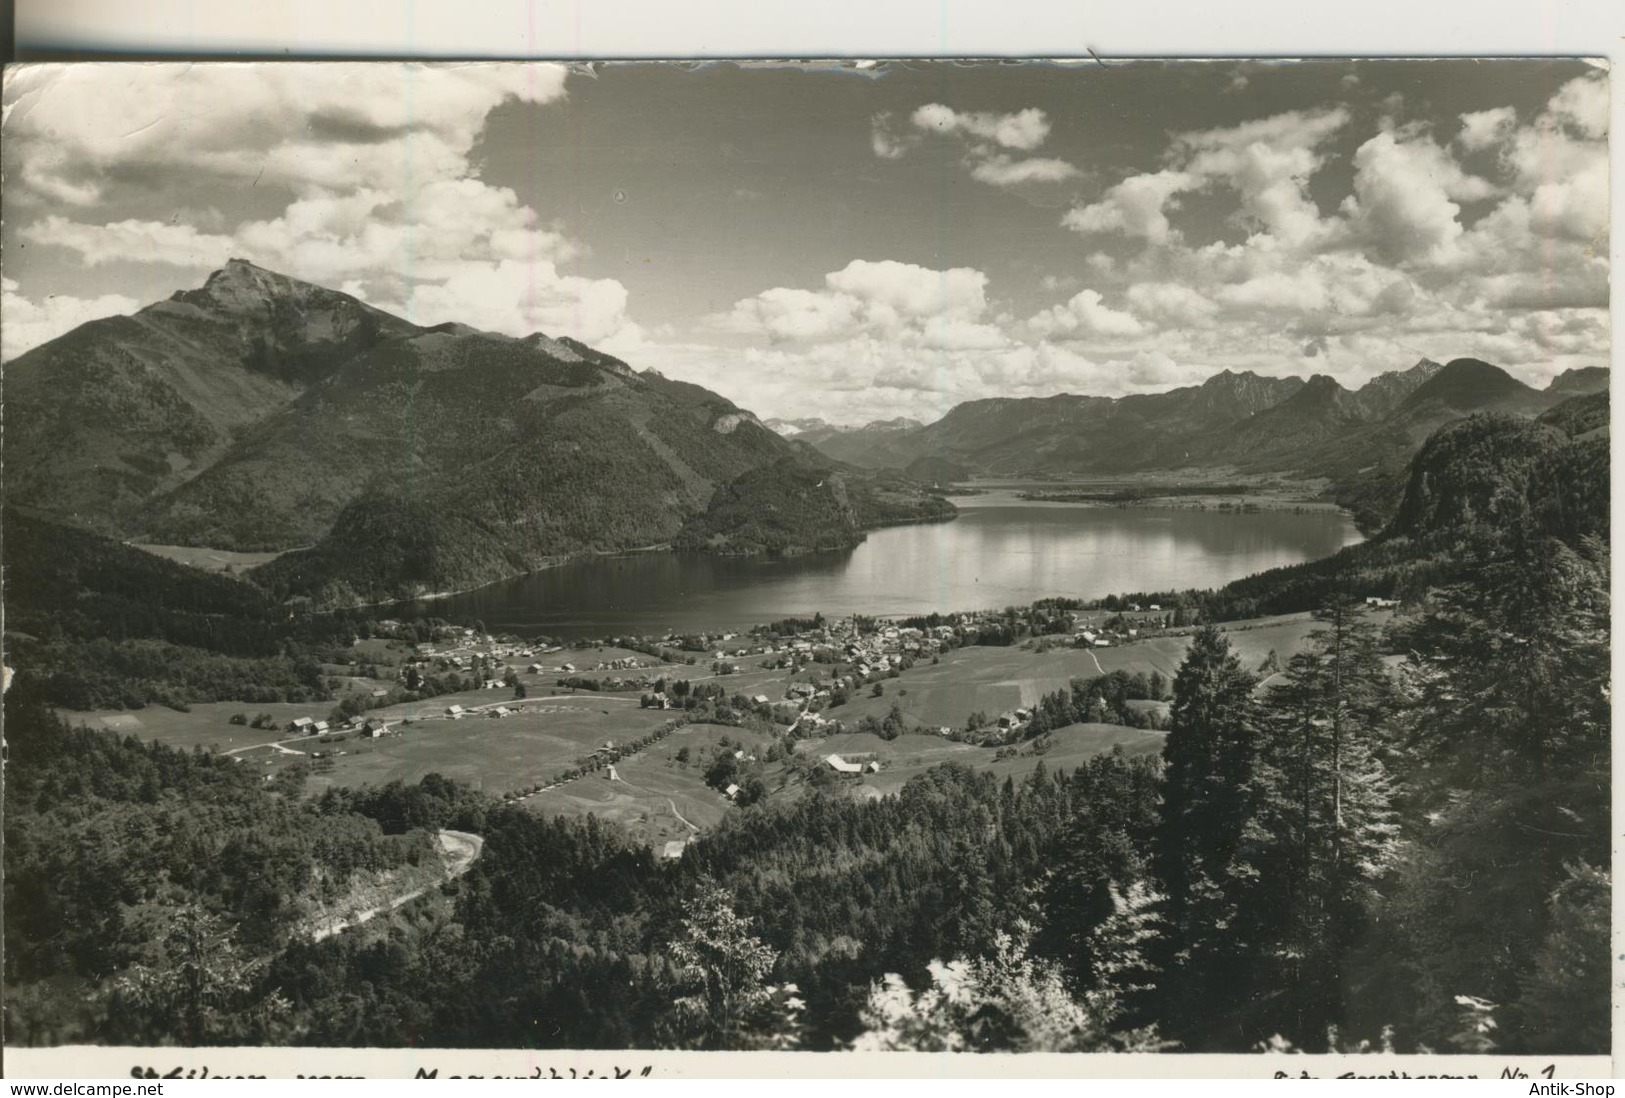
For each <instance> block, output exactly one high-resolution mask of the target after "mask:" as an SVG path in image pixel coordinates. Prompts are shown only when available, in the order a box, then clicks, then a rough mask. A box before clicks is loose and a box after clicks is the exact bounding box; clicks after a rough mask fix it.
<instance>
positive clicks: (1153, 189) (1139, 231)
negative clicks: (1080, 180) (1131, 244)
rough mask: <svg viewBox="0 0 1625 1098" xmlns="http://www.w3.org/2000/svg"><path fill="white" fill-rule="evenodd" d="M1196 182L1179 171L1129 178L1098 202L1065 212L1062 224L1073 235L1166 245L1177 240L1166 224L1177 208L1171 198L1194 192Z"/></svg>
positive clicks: (1175, 233) (1173, 231) (1168, 224)
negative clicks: (1117, 235)
mask: <svg viewBox="0 0 1625 1098" xmlns="http://www.w3.org/2000/svg"><path fill="white" fill-rule="evenodd" d="M1196 182H1197V180H1196V179H1195V177H1194V176H1190V175H1187V174H1186V173H1184V172H1178V171H1160V172H1156V173H1153V174H1150V175H1132V176H1129V177H1128V178H1127V179H1125V180H1123V181H1122V182H1121V183H1118V184H1117V185H1116V186H1114V187H1112V188H1111V189H1110V190H1108V191H1107V192H1106V193H1105V195H1103V196H1102V197H1101V199H1100V201H1098V202H1093V203H1090V204H1089V205H1086V206H1074V207H1073V208H1072V209H1070V210H1068V211H1067V212H1066V215H1065V216H1064V217H1062V219H1061V224H1063V225H1065V226H1066V227H1067V228H1069V229H1071V230H1072V231H1073V232H1076V233H1084V234H1090V233H1121V234H1122V235H1124V236H1130V237H1139V238H1141V239H1143V240H1145V241H1147V242H1148V243H1151V244H1166V243H1168V242H1169V241H1170V240H1175V239H1177V238H1178V233H1177V231H1176V230H1175V229H1174V228H1173V226H1172V225H1171V224H1170V222H1169V221H1168V210H1169V209H1170V208H1171V207H1174V206H1177V202H1176V201H1175V199H1174V196H1175V195H1177V194H1179V192H1181V191H1187V190H1191V189H1193V188H1194V186H1195V184H1196Z"/></svg>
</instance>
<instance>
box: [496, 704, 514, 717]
mask: <svg viewBox="0 0 1625 1098" xmlns="http://www.w3.org/2000/svg"><path fill="white" fill-rule="evenodd" d="M493 712H494V713H495V714H496V715H497V716H499V717H506V716H508V715H510V714H511V713H512V712H513V710H512V709H509V708H508V707H507V706H505V705H499V706H497V707H496V709H495V710H493Z"/></svg>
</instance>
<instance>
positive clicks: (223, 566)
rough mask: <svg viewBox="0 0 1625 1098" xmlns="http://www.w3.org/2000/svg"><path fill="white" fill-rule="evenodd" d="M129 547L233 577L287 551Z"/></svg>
mask: <svg viewBox="0 0 1625 1098" xmlns="http://www.w3.org/2000/svg"><path fill="white" fill-rule="evenodd" d="M130 546H131V548H134V549H142V550H145V551H146V552H148V553H151V554H152V555H153V556H155V557H163V558H164V559H165V560H172V561H175V562H177V563H179V564H185V565H189V566H190V567H193V568H201V569H203V570H204V571H205V572H229V573H231V574H233V575H240V574H242V573H243V572H246V571H248V570H249V569H250V568H257V567H258V566H260V565H262V564H266V563H269V562H270V561H273V560H276V559H277V558H278V557H280V556H281V555H282V554H283V553H285V552H288V551H289V550H286V549H283V550H278V551H276V552H270V553H237V552H233V551H232V550H230V549H198V548H195V547H193V546H190V545H139V544H136V543H135V542H131V543H130Z"/></svg>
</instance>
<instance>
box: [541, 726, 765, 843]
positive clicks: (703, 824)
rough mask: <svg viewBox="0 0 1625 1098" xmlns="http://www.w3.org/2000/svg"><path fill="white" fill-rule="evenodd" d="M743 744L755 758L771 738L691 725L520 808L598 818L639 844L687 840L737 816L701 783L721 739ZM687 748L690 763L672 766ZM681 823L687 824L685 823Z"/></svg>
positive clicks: (721, 797) (724, 728)
mask: <svg viewBox="0 0 1625 1098" xmlns="http://www.w3.org/2000/svg"><path fill="white" fill-rule="evenodd" d="M724 737H726V738H727V739H728V740H729V741H730V742H732V743H735V744H743V745H744V749H745V750H747V751H749V752H753V753H760V752H762V751H764V750H766V748H767V746H768V745H769V744H770V743H771V742H772V737H771V736H767V735H764V734H762V733H758V732H750V731H746V730H744V729H740V728H729V727H725V726H722V725H714V724H693V725H689V726H688V727H686V728H682V729H679V730H678V731H677V732H674V733H673V734H672V735H670V736H668V737H667V738H665V739H663V740H661V741H660V742H659V743H657V744H655V745H653V746H652V747H650V748H649V749H648V750H646V751H643V752H640V753H639V754H638V755H637V756H635V757H630V758H623V759H621V760H620V761H619V762H617V763H616V764H615V775H616V776H615V778H614V779H611V778H610V776H609V771H608V769H607V768H606V769H604V770H600V771H598V772H597V773H595V774H592V775H589V776H587V777H585V778H580V779H578V780H576V781H573V782H568V783H566V784H564V785H560V786H555V787H554V788H552V789H547V790H544V791H542V792H540V793H538V794H536V795H535V796H533V797H527V798H525V801H524V804H525V806H526V807H527V808H529V809H531V810H532V811H534V812H540V813H543V814H546V815H553V814H559V815H565V816H586V815H593V816H598V817H600V818H601V819H605V820H613V821H615V822H616V823H618V824H620V825H622V826H623V827H625V828H626V829H627V830H628V831H629V832H630V833H631V834H632V836H633V837H634V838H636V839H637V840H638V841H640V842H645V843H649V844H651V845H654V846H659V845H661V844H663V843H666V842H668V841H671V840H673V839H688V838H691V837H692V836H694V835H695V834H697V833H698V832H699V831H705V830H709V829H710V828H712V827H715V826H716V825H717V824H718V823H719V822H721V820H722V817H723V816H724V815H725V814H726V813H728V812H732V811H737V809H735V808H734V807H733V805H732V804H731V803H730V802H729V801H728V799H727V798H726V797H724V796H723V795H722V794H721V793H719V792H717V791H716V790H714V789H711V788H710V787H708V786H707V785H706V784H705V767H706V760H708V759H709V758H710V757H711V755H712V754H713V753H714V752H715V751H716V750H717V749H718V745H719V744H720V742H721V741H722V739H723V738H724ZM685 748H686V749H687V750H688V752H689V756H690V761H689V762H688V763H686V764H684V763H679V762H678V761H677V753H678V752H679V751H681V750H683V749H685ZM685 821H686V822H685Z"/></svg>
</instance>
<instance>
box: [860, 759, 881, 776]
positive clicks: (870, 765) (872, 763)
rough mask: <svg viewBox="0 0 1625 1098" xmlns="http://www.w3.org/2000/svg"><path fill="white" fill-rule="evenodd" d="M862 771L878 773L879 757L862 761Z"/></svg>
mask: <svg viewBox="0 0 1625 1098" xmlns="http://www.w3.org/2000/svg"><path fill="white" fill-rule="evenodd" d="M863 772H864V773H865V774H878V773H880V760H879V759H870V760H869V761H868V762H866V763H864V764H863Z"/></svg>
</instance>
